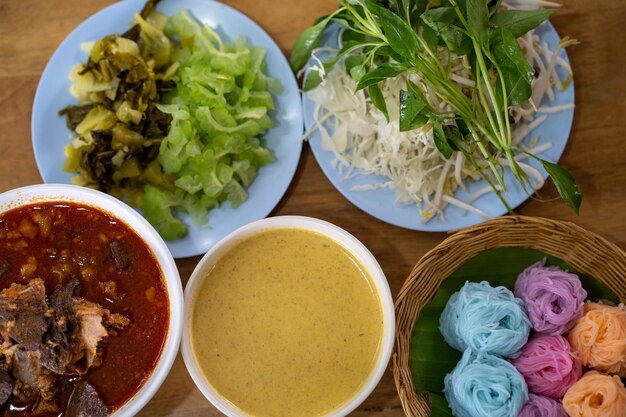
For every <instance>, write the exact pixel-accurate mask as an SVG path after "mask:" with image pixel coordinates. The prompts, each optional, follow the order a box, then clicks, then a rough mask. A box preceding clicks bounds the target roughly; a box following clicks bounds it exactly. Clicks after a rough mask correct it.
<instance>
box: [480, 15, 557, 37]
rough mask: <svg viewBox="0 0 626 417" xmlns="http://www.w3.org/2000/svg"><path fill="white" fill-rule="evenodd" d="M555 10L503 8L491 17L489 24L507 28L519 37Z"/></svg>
mask: <svg viewBox="0 0 626 417" xmlns="http://www.w3.org/2000/svg"><path fill="white" fill-rule="evenodd" d="M555 11H556V10H554V9H547V10H504V11H502V12H499V13H496V14H495V15H493V17H492V18H491V22H490V23H491V24H492V25H493V26H496V27H500V28H504V29H507V30H509V31H510V32H511V33H512V34H513V36H515V37H516V38H519V37H520V36H522V35H524V34H526V32H528V31H529V30H531V29H534V28H536V27H537V26H539V25H540V24H542V23H543V22H544V21H545V20H546V19H548V18H549V17H550V16H551V15H552V13H554V12H555Z"/></svg>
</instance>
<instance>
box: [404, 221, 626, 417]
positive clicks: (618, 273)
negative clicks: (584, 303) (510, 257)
mask: <svg viewBox="0 0 626 417" xmlns="http://www.w3.org/2000/svg"><path fill="white" fill-rule="evenodd" d="M533 235H536V236H538V237H541V239H534V240H533V239H530V238H529V237H530V236H533ZM498 247H520V248H521V247H524V248H530V249H537V250H540V251H542V252H545V253H547V254H549V255H552V256H555V257H558V258H560V259H562V260H564V261H565V262H567V263H568V264H570V265H571V266H572V267H573V268H575V269H576V270H577V271H578V272H580V273H583V274H585V275H589V276H592V277H594V278H596V279H598V280H599V281H601V282H602V283H603V284H605V285H606V286H607V287H608V288H609V289H610V290H611V291H613V292H614V293H615V294H616V295H617V297H618V298H619V299H620V301H622V302H626V253H625V252H624V251H623V250H622V249H621V248H619V247H618V246H617V245H615V244H614V243H611V242H610V241H608V240H606V239H605V238H603V237H602V236H600V235H598V234H596V233H594V232H590V231H588V230H586V229H583V228H582V227H580V226H578V225H576V224H574V223H572V222H568V221H561V220H554V219H548V218H542V217H529V216H519V215H515V216H504V217H499V218H496V219H492V220H488V221H486V222H483V223H480V224H478V225H475V226H471V227H468V228H465V229H461V230H459V231H457V232H455V233H453V234H451V235H450V236H448V237H446V239H444V240H443V241H442V242H441V243H439V244H438V245H437V246H435V247H434V248H433V249H431V250H429V251H428V252H427V253H426V254H425V255H424V256H422V257H421V258H420V259H419V260H418V262H417V263H416V264H415V266H414V267H413V269H412V270H411V272H410V273H409V275H408V276H407V278H406V279H405V281H404V283H403V285H402V287H401V289H400V291H399V292H398V295H397V297H396V302H395V310H396V343H395V345H394V350H393V353H392V371H393V377H394V381H395V385H396V390H397V392H398V395H399V397H400V401H401V403H402V407H403V409H404V412H405V414H406V415H407V416H409V417H427V416H430V400H429V397H428V395H427V394H418V393H416V392H415V387H414V385H413V378H412V373H411V369H410V366H409V352H410V342H411V337H412V334H413V328H414V325H415V321H416V319H417V318H418V317H419V313H420V311H421V308H422V307H424V306H425V305H426V304H427V303H428V302H430V300H432V298H433V297H434V295H435V293H436V292H437V290H438V288H439V285H440V284H441V281H443V279H445V278H446V277H447V276H449V275H450V273H451V272H452V271H454V270H455V269H457V268H458V267H459V266H460V265H461V264H463V263H464V262H465V261H467V260H469V259H470V258H472V257H474V256H476V255H477V254H478V253H481V252H484V251H486V250H490V249H494V248H498ZM579 258H580V259H579ZM450 260H453V264H452V265H450ZM455 265H456V266H455ZM431 269H434V270H435V271H436V272H431V271H430V270H431ZM425 275H427V276H426V278H431V276H434V277H435V278H433V279H432V280H434V282H426V280H424V279H420V278H422V277H424V276H425ZM418 290H425V292H426V293H427V295H426V296H424V295H423V294H420V295H419V297H421V300H420V301H421V302H422V305H421V306H420V305H418V301H417V300H416V298H417V297H418V296H417V295H416V291H418Z"/></svg>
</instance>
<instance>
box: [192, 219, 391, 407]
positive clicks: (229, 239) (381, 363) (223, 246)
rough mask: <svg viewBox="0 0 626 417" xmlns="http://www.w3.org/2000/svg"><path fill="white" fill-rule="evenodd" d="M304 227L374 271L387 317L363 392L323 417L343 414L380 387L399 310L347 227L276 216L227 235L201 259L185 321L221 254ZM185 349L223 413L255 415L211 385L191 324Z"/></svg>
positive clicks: (369, 256) (374, 263)
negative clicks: (194, 345) (201, 365)
mask: <svg viewBox="0 0 626 417" xmlns="http://www.w3.org/2000/svg"><path fill="white" fill-rule="evenodd" d="M282 228H288V229H289V228H293V229H304V230H310V231H314V232H317V233H320V234H322V235H324V236H326V237H328V238H330V239H332V240H333V241H335V242H336V243H338V244H339V245H340V246H342V247H343V248H344V249H346V250H348V251H349V252H350V253H351V254H352V255H353V256H355V257H356V258H357V259H359V260H360V261H361V262H362V263H363V266H364V267H365V268H366V269H367V270H368V272H369V273H370V276H371V279H372V282H373V284H374V285H375V287H376V289H377V293H378V296H379V299H380V303H381V310H382V316H383V321H384V325H383V335H382V338H381V342H380V345H379V353H378V358H377V359H376V363H375V365H374V367H373V369H372V371H371V372H370V375H369V376H368V378H367V380H366V381H365V382H364V383H363V385H362V386H361V388H360V389H359V391H358V392H357V393H356V394H355V395H353V396H352V397H351V398H350V399H349V400H347V401H346V402H345V403H344V404H343V405H342V406H340V407H339V408H338V409H336V410H333V411H331V412H330V413H328V414H326V415H324V416H323V417H342V416H345V415H347V414H349V413H350V412H352V411H353V410H354V409H356V408H357V407H358V406H359V405H360V404H361V403H362V402H363V401H364V400H365V399H366V398H367V397H368V396H369V395H370V394H371V393H372V391H373V390H374V388H376V386H377V385H378V383H379V381H380V379H381V378H382V376H383V374H384V372H385V370H386V369H387V365H388V363H389V360H390V358H391V352H392V349H393V344H394V337H395V311H394V305H393V297H392V295H391V291H390V289H389V284H388V282H387V279H386V277H385V274H384V272H383V270H382V268H381V267H380V265H379V264H378V261H377V260H376V258H375V257H374V255H373V254H372V253H371V252H370V251H369V249H367V247H366V246H365V245H364V244H363V243H361V242H360V241H359V240H358V239H357V238H356V237H354V236H353V235H352V234H350V233H349V232H347V231H346V230H344V229H342V228H340V227H339V226H336V225H334V224H332V223H329V222H326V221H324V220H319V219H316V218H312V217H306V216H276V217H269V218H266V219H262V220H257V221H255V222H252V223H249V224H247V225H245V226H243V227H241V228H239V229H237V230H235V231H234V232H232V233H230V234H229V235H228V236H226V237H225V238H223V239H222V240H221V241H220V242H219V243H218V244H216V245H215V246H213V247H212V248H211V249H210V250H209V251H208V252H207V253H206V254H205V255H204V256H203V257H202V259H201V260H200V261H199V262H198V264H197V265H196V267H195V269H194V271H193V272H192V274H191V277H190V278H189V281H188V282H187V285H186V287H185V315H184V322H185V323H190V321H189V320H190V319H191V314H192V312H193V307H194V304H195V302H196V301H197V299H196V298H195V296H196V290H197V289H198V287H199V285H200V284H201V282H202V278H203V275H204V273H205V272H206V270H207V269H208V268H209V267H210V266H211V265H212V264H213V263H214V262H215V261H217V260H218V259H219V258H221V256H222V255H223V254H224V253H226V252H227V251H228V250H229V249H230V248H232V247H233V246H234V245H236V244H237V243H239V242H241V241H242V240H244V239H246V238H248V237H250V236H253V235H256V234H258V233H261V232H263V231H266V230H271V229H282ZM181 352H182V356H183V361H184V362H185V366H186V367H187V371H188V372H189V374H190V375H191V378H192V379H193V381H194V383H195V384H196V386H197V387H198V389H199V390H200V391H201V392H202V394H203V395H204V396H205V397H206V398H207V399H208V400H209V401H210V402H211V403H212V404H213V405H214V406H215V407H216V408H217V409H218V410H220V411H221V412H222V413H224V414H226V415H227V416H230V417H251V416H250V415H249V414H246V413H244V412H243V411H242V410H240V409H239V408H237V407H236V406H234V405H233V404H232V403H231V402H229V401H228V400H227V399H226V398H224V397H222V396H221V395H220V394H218V393H217V391H216V390H215V389H214V388H213V387H212V386H211V385H210V383H209V382H208V380H207V379H206V378H205V377H204V375H203V373H202V371H201V370H200V369H199V366H198V365H197V363H196V360H195V356H194V353H193V349H192V346H191V326H190V325H185V326H184V328H183V337H182V343H181Z"/></svg>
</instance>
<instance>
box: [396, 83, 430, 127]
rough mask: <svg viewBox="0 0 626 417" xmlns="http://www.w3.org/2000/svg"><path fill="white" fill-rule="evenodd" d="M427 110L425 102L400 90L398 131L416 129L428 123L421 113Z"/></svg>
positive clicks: (426, 117)
mask: <svg viewBox="0 0 626 417" xmlns="http://www.w3.org/2000/svg"><path fill="white" fill-rule="evenodd" d="M427 108H428V103H427V102H426V100H425V99H424V98H423V96H422V97H420V96H416V95H415V94H413V93H411V92H410V91H404V90H400V113H399V114H400V131H401V132H408V131H409V130H413V129H418V128H420V127H422V126H424V125H425V124H426V123H427V122H428V116H426V115H425V114H424V113H423V112H424V110H426V109H427Z"/></svg>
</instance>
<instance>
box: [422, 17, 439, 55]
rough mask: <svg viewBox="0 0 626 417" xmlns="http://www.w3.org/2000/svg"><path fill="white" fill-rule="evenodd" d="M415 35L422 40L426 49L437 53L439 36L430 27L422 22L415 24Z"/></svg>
mask: <svg viewBox="0 0 626 417" xmlns="http://www.w3.org/2000/svg"><path fill="white" fill-rule="evenodd" d="M417 33H418V35H419V36H421V37H422V39H424V42H426V45H427V46H428V49H430V50H431V51H432V52H435V51H437V46H438V45H439V35H438V34H437V32H435V31H434V30H433V29H432V28H431V27H429V26H428V25H426V24H425V23H424V22H419V23H418V24H417Z"/></svg>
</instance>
